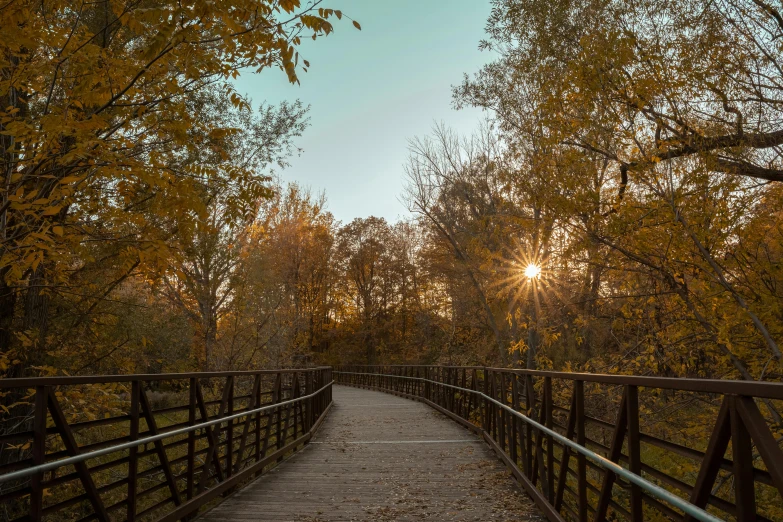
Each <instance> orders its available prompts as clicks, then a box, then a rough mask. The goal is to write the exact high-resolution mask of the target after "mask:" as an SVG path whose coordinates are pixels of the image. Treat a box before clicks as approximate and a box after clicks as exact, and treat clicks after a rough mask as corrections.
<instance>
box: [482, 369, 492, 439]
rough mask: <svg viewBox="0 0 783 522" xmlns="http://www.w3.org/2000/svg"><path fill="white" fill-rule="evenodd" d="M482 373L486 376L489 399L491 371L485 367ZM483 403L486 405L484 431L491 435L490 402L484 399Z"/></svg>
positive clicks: (485, 383)
mask: <svg viewBox="0 0 783 522" xmlns="http://www.w3.org/2000/svg"><path fill="white" fill-rule="evenodd" d="M482 373H483V375H484V395H486V396H487V397H489V396H490V395H489V370H487V368H486V367H485V368H484V369H483V370H482ZM482 402H483V403H484V431H485V432H486V433H489V430H490V429H491V428H492V426H491V424H490V410H489V405H490V402H489V401H488V400H486V399H484V400H483V401H482Z"/></svg>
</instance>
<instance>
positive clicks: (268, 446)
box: [0, 368, 332, 521]
mask: <svg viewBox="0 0 783 522" xmlns="http://www.w3.org/2000/svg"><path fill="white" fill-rule="evenodd" d="M331 382H332V374H331V368H314V369H306V370H273V371H242V372H214V373H187V374H185V373H183V374H161V375H118V376H96V377H52V378H41V379H5V380H0V394H2V396H3V400H4V403H3V404H4V406H3V408H4V409H3V411H2V413H0V429H2V432H0V457H1V458H0V520H12V521H21V520H32V521H40V520H80V521H88V520H99V521H109V520H132V521H137V520H158V521H173V520H181V519H185V520H187V519H190V518H192V516H193V515H194V514H195V513H197V512H198V510H199V508H201V507H203V506H206V505H208V504H210V503H212V502H214V501H215V500H216V498H217V497H218V496H220V495H225V494H227V493H229V492H231V491H232V490H233V489H234V488H236V487H237V486H238V485H240V484H242V483H243V482H245V481H247V480H248V479H250V478H252V477H254V476H257V475H259V474H261V473H262V472H264V471H265V470H267V469H269V468H270V467H272V466H274V465H275V464H276V463H277V462H279V461H280V460H282V459H283V458H284V457H285V456H286V455H287V454H289V453H291V452H293V451H295V450H297V449H298V448H300V447H302V445H303V444H305V443H306V442H308V441H309V439H310V437H311V436H312V433H313V432H314V430H315V429H316V428H317V426H318V425H319V424H320V422H321V421H322V420H323V418H324V417H325V415H326V412H327V411H328V409H329V408H330V406H331V403H332V394H331V387H330V386H329V384H330V383H331ZM275 404H281V405H280V406H279V407H277V406H274V405H275ZM243 412H247V413H243ZM221 418H226V420H224V421H220V420H219V419H221ZM199 426H200V427H199ZM166 434H170V435H166ZM145 438H146V439H148V442H146V443H144V444H142V443H139V444H138V445H136V444H135V443H134V441H138V440H141V439H145ZM153 439H154V440H153ZM123 445H124V449H119V450H115V448H117V447H118V446H123ZM86 453H91V454H92V455H93V456H91V458H88V459H86V460H83V459H82V458H83V457H84V454H86ZM62 459H70V461H71V462H72V463H71V464H69V465H60V464H58V463H57V462H58V461H61V460H62ZM80 459H82V460H80ZM44 468H45V469H44ZM48 468H53V469H48ZM40 469H44V470H43V471H39V472H35V473H32V474H30V473H29V472H31V471H35V470H40ZM20 474H21V475H24V474H27V475H25V476H22V477H19V475H20Z"/></svg>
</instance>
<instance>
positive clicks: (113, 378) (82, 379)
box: [0, 366, 330, 389]
mask: <svg viewBox="0 0 783 522" xmlns="http://www.w3.org/2000/svg"><path fill="white" fill-rule="evenodd" d="M329 368H330V367H329V366H316V367H314V368H306V369H295V368H290V369H285V370H241V371H226V372H188V373H134V374H125V375H123V374H120V375H63V376H57V377H20V378H13V379H0V389H3V388H34V387H35V386H73V385H78V384H108V383H112V382H142V381H143V382H151V381H178V380H183V379H209V378H214V377H243V376H255V375H278V374H281V373H296V372H302V371H314V370H327V369H329Z"/></svg>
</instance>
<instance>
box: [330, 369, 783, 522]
mask: <svg viewBox="0 0 783 522" xmlns="http://www.w3.org/2000/svg"><path fill="white" fill-rule="evenodd" d="M335 382H337V383H340V384H346V385H352V386H358V387H364V388H369V389H375V390H380V391H386V392H391V393H394V394H397V395H401V396H405V397H408V398H412V399H416V400H420V401H423V402H425V403H427V404H429V405H430V406H432V407H434V408H436V409H438V410H439V411H441V412H442V413H444V414H446V415H448V416H450V417H452V418H453V419H455V420H457V421H458V422H460V423H462V424H463V425H465V426H466V427H468V428H470V429H472V430H474V431H476V432H477V433H479V434H481V435H483V437H484V438H485V439H486V440H487V442H488V443H489V444H490V446H491V447H492V448H493V449H494V450H495V452H496V453H497V454H498V456H499V457H500V458H501V459H502V460H504V461H505V463H506V464H507V466H508V467H509V468H510V469H511V470H512V473H513V474H514V475H515V477H516V478H517V479H518V481H519V482H520V483H521V484H522V485H523V486H524V488H525V489H526V490H527V492H528V493H529V494H530V495H531V497H532V498H533V499H534V500H535V502H536V503H537V505H538V506H539V507H540V508H541V510H542V511H543V512H544V513H545V514H546V516H547V518H548V519H549V520H551V521H552V522H555V521H562V520H574V521H578V522H587V521H588V520H591V521H596V522H601V521H604V520H631V521H633V522H641V521H643V520H647V521H652V520H686V521H689V520H692V518H691V516H690V515H687V514H685V513H684V512H683V511H681V510H680V509H677V508H676V507H673V506H672V504H671V502H668V503H667V502H666V501H664V500H661V498H663V497H666V496H667V495H668V497H670V498H674V500H676V501H678V502H679V503H681V504H687V506H686V507H690V506H696V507H698V508H702V509H706V511H707V512H708V513H707V514H705V515H709V516H713V515H714V516H715V517H717V519H719V520H732V519H733V520H738V521H742V522H745V521H781V520H783V452H781V449H780V444H781V441H782V440H783V437H781V435H783V426H780V425H776V424H775V423H774V422H773V420H772V419H773V418H774V413H773V411H774V410H777V411H783V384H778V383H756V382H745V381H726V380H703V379H672V378H655V377H629V376H619V375H595V374H578V373H562V372H543V371H528V370H508V369H499V368H484V367H439V366H370V367H368V366H353V367H341V368H336V369H335ZM512 410H513V411H512ZM514 412H520V413H522V414H523V415H522V416H520V415H517V414H516V413H514ZM525 419H530V420H533V421H534V422H533V423H531V422H529V421H526V420H525ZM536 425H538V426H541V427H542V428H548V429H549V430H551V432H550V433H549V434H547V433H545V432H544V429H541V428H536ZM553 434H557V435H560V436H562V437H564V438H565V439H568V441H569V442H570V441H573V442H575V443H576V444H574V446H579V447H584V448H587V449H588V450H589V451H588V453H592V454H593V455H596V456H598V457H599V458H598V459H591V458H587V457H586V455H585V454H584V453H579V452H577V451H575V450H574V449H572V448H571V447H570V446H567V445H566V444H564V443H563V442H562V441H559V440H557V438H556V437H555V436H553ZM727 450H728V451H727ZM601 458H603V459H606V460H607V461H610V462H611V463H615V464H606V465H601V463H602V462H604V463H605V462H606V461H602V460H601ZM617 464H619V465H620V466H621V467H622V468H624V469H623V470H618V472H619V471H623V472H624V473H625V472H632V474H633V476H639V477H642V478H643V479H644V480H643V481H644V482H646V483H647V484H649V485H651V486H654V487H653V488H650V490H654V488H656V487H657V488H658V489H659V491H663V493H665V494H666V495H663V496H661V495H657V496H656V495H654V494H650V492H649V491H648V490H646V489H645V488H643V487H640V486H639V485H637V484H636V483H632V482H630V481H627V480H623V479H621V478H620V477H618V476H617V474H616V473H615V472H612V471H608V470H607V467H611V466H612V465H614V466H616V465H617ZM629 475H630V474H629ZM632 478H633V477H632ZM661 488H662V489H661ZM675 496H676V497H675ZM699 511H701V510H699Z"/></svg>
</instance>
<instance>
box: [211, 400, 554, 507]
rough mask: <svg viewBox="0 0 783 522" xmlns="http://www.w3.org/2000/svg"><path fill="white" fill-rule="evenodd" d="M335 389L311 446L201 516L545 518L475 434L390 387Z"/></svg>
mask: <svg viewBox="0 0 783 522" xmlns="http://www.w3.org/2000/svg"><path fill="white" fill-rule="evenodd" d="M334 395H335V407H334V408H333V410H332V412H331V413H330V414H329V417H328V418H327V419H326V421H325V422H324V424H323V426H322V428H321V430H320V431H319V432H318V434H317V435H316V437H315V438H314V439H313V440H312V441H311V442H310V444H309V445H308V446H307V448H306V449H305V450H304V451H302V452H299V453H297V454H294V455H293V456H292V457H290V459H289V460H287V461H285V462H284V463H283V464H281V465H280V466H278V467H277V468H275V469H274V470H272V471H271V472H269V473H267V474H266V475H263V476H262V477H261V478H260V479H258V480H256V481H254V482H253V483H251V484H250V485H249V486H247V487H245V488H244V489H242V490H239V491H238V492H237V493H235V494H234V495H233V496H231V497H230V498H228V499H226V500H224V501H223V503H222V504H220V505H219V506H217V507H216V508H215V509H213V510H212V511H210V512H207V513H205V514H204V515H203V516H202V517H201V518H200V520H201V521H203V522H213V521H225V520H231V521H243V520H248V521H249V520H253V521H271V520H312V521H319V522H328V521H336V520H341V521H342V520H381V521H383V520H388V521H391V520H455V521H466V520H506V521H509V522H512V521H513V522H516V521H522V520H525V521H526V520H541V517H540V515H539V514H538V512H537V510H536V508H535V506H534V505H533V503H532V502H531V501H530V500H529V499H528V497H527V496H526V495H524V494H522V493H521V492H520V491H519V490H518V489H517V486H516V484H515V482H514V481H513V480H512V479H511V478H510V477H509V476H508V472H507V471H506V470H505V467H504V466H503V464H502V463H501V462H499V461H498V460H497V458H496V457H495V456H494V455H493V453H492V451H491V450H490V448H489V447H487V445H486V444H485V443H484V441H482V440H481V439H480V438H479V437H477V436H476V435H475V434H474V433H473V432H471V431H469V430H467V429H465V428H463V427H462V426H460V425H458V424H457V423H456V422H454V421H453V420H451V419H449V418H446V417H445V416H444V415H442V414H440V413H438V412H436V411H434V410H433V409H431V408H430V407H429V406H426V405H424V404H422V403H418V402H414V401H409V400H406V399H402V398H398V397H395V396H394V395H391V394H384V393H378V392H373V391H367V390H362V389H356V388H346V387H342V386H337V387H335V390H334ZM446 396H448V395H446ZM444 400H445V398H444Z"/></svg>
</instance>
